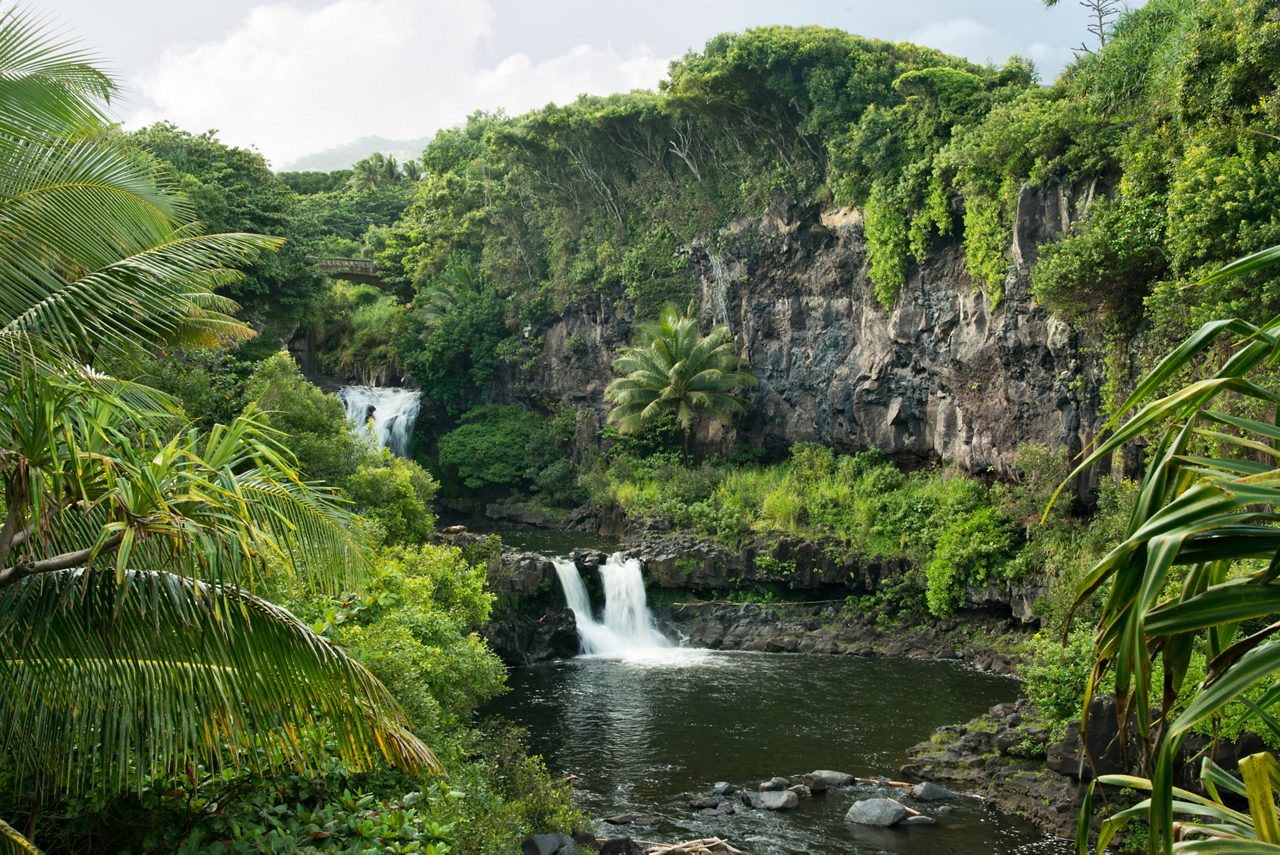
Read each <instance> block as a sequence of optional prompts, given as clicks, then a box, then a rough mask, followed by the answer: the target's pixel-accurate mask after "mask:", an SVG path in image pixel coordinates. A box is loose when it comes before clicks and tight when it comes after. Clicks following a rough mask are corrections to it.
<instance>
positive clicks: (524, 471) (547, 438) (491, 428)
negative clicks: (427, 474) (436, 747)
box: [439, 404, 557, 490]
mask: <svg viewBox="0 0 1280 855" xmlns="http://www.w3.org/2000/svg"><path fill="white" fill-rule="evenodd" d="M458 422H459V424H458V427H456V428H454V429H453V430H452V431H450V432H449V433H447V434H445V435H444V436H443V437H441V438H440V447H439V460H440V469H441V472H442V473H443V474H444V476H445V478H446V479H447V481H446V483H449V484H451V485H461V486H464V487H466V488H467V489H469V490H482V489H486V488H493V487H502V488H517V487H525V486H528V485H529V484H530V483H532V482H533V480H534V479H535V478H536V477H537V476H538V474H539V473H540V472H542V471H543V470H544V469H545V468H546V467H547V466H549V465H550V464H551V463H553V462H554V461H555V460H556V458H557V437H556V436H555V434H554V433H553V430H552V426H551V425H550V424H549V422H548V420H547V418H546V417H545V416H542V415H539V414H538V413H535V412H534V411H532V410H528V409H525V408H524V407H521V406H518V405H515V404H489V405H486V406H483V407H476V408H475V409H473V410H469V411H468V412H467V413H466V414H464V415H463V416H462V418H460V419H459V420H458Z"/></svg>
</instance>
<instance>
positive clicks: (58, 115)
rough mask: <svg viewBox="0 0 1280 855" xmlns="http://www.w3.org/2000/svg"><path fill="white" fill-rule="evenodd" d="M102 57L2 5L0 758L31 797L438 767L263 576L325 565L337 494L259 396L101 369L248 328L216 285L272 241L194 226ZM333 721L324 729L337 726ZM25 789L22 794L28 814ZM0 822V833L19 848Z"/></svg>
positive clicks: (378, 694)
mask: <svg viewBox="0 0 1280 855" xmlns="http://www.w3.org/2000/svg"><path fill="white" fill-rule="evenodd" d="M115 91H116V87H115V83H114V81H112V79H111V78H110V77H109V76H107V75H106V74H104V73H103V72H101V71H100V70H98V69H97V68H96V67H95V66H94V65H93V62H92V59H91V57H89V56H88V55H86V54H85V53H84V52H82V51H80V50H78V49H77V48H76V47H75V46H74V45H68V44H61V43H57V42H56V41H54V40H53V39H52V38H51V37H50V36H49V35H48V34H47V33H45V32H44V31H43V30H42V29H41V27H40V25H39V23H38V21H37V20H35V19H32V18H30V17H28V16H26V15H24V14H22V13H20V12H17V11H14V10H12V9H9V10H7V11H6V12H4V13H3V14H0V162H3V163H4V164H5V169H4V170H2V171H0V257H2V258H3V259H4V264H3V265H2V266H0V487H2V489H3V507H4V518H3V522H2V523H0V765H3V767H4V768H5V770H6V773H7V783H9V784H11V785H13V786H16V787H23V788H26V789H27V791H28V792H30V793H32V801H33V803H36V804H38V802H39V800H40V799H43V798H48V797H51V796H58V795H61V794H68V793H72V794H88V793H104V792H110V791H113V790H119V789H123V788H128V787H141V786H143V785H144V782H145V781H146V780H147V779H148V778H149V777H150V776H154V775H159V774H165V773H173V772H175V771H177V770H179V769H182V768H184V767H185V766H187V765H188V764H190V765H192V766H194V765H196V764H203V765H204V766H206V767H207V768H211V769H218V768H223V767H227V766H244V765H258V766H263V765H270V766H275V765H277V764H285V763H287V764H290V765H292V766H294V767H296V768H302V769H308V768H315V767H316V766H317V765H318V764H319V763H320V762H322V761H323V760H324V759H325V758H327V757H330V756H332V752H336V753H337V754H338V756H339V757H341V759H342V760H343V761H344V762H345V763H347V764H348V765H349V767H350V768H352V769H360V768H368V767H370V766H372V765H373V763H374V762H375V758H378V757H381V758H385V759H386V760H388V761H390V762H392V763H394V764H396V765H398V766H400V767H402V768H406V769H412V770H418V769H421V768H423V767H427V766H431V765H433V764H434V758H433V757H432V756H431V753H430V751H428V750H427V748H426V746H425V745H423V744H422V743H421V742H420V741H419V740H417V738H416V737H414V736H413V735H412V734H411V732H410V731H409V730H408V723H407V721H406V720H405V718H404V716H403V715H402V714H401V713H400V711H399V708H398V706H397V705H396V703H395V701H394V700H393V699H392V698H391V697H390V695H389V693H388V692H387V691H386V689H385V688H383V687H382V685H381V684H380V683H378V681H377V680H376V679H374V678H373V677H372V676H371V675H370V674H369V672H368V671H366V670H365V669H364V668H363V667H361V666H360V665H359V664H357V663H356V662H355V661H353V660H352V659H350V658H349V657H348V656H347V655H346V654H344V653H343V652H342V651H341V650H340V649H339V648H338V647H336V646H334V645H333V644H331V643H329V642H327V641H325V640H324V639H322V638H320V637H318V636H316V635H315V634H314V633H312V632H311V630H309V629H308V628H307V627H306V626H304V625H303V624H301V623H300V622H299V621H298V620H296V619H295V618H294V617H293V616H292V615H290V614H289V613H288V612H287V611H284V610H283V609H280V608H278V607H276V606H274V605H272V604H270V603H269V602H267V601H265V600H263V599H261V598H260V597H259V596H257V595H256V594H255V593H254V588H255V587H257V586H259V585H260V584H262V582H263V581H265V579H266V578H269V574H280V573H285V574H290V575H292V577H293V578H294V579H295V581H296V583H298V584H301V585H310V586H315V587H326V586H327V587H336V585H337V583H338V582H339V581H342V580H344V579H346V578H348V577H349V576H350V575H351V574H352V573H355V572H359V568H361V567H362V566H363V564H364V561H363V554H362V547H363V543H362V542H361V540H360V539H359V536H358V535H356V534H353V529H354V527H353V526H352V522H351V520H350V518H349V515H348V513H347V512H346V511H345V510H344V509H343V507H342V506H341V505H340V504H338V503H337V502H336V501H335V500H334V498H333V496H332V495H331V494H330V493H329V492H328V491H327V490H326V489H324V488H321V487H317V486H315V485H313V484H308V483H305V482H303V481H301V480H300V479H299V477H298V474H297V472H296V468H295V466H294V463H293V460H292V458H291V456H290V454H289V453H288V452H287V451H285V450H284V449H283V448H281V446H280V445H279V443H278V440H277V435H276V434H275V433H274V432H272V431H270V430H269V429H267V428H266V427H265V426H264V425H263V424H262V423H261V421H260V419H259V418H258V417H257V416H256V415H255V414H253V413H249V414H246V415H245V416H243V417H241V418H238V419H236V420H235V421H233V422H232V423H231V424H229V425H227V426H220V427H216V428H214V429H213V430H211V431H210V432H209V433H208V434H207V435H202V434H200V433H199V432H197V431H193V430H187V429H185V427H183V425H182V422H183V420H182V418H181V414H180V413H179V412H178V411H177V409H176V407H175V406H174V403H173V401H172V399H170V398H168V397H167V396H165V395H163V394H161V393H159V392H156V391H155V390H152V389H148V388H146V387H143V386H140V385H138V384H136V383H129V382H125V381H119V380H115V379H113V378H110V377H108V376H106V375H104V374H102V373H100V372H99V371H96V370H94V369H93V368H91V367H89V364H92V361H93V360H94V358H95V356H96V355H99V354H105V353H115V352H121V351H124V350H126V349H127V347H128V346H129V345H130V344H133V343H137V342H139V341H145V342H149V343H155V342H164V341H183V342H188V343H193V342H194V343H202V344H205V345H213V344H218V343H226V342H231V341H239V340H243V339H244V338H246V337H248V336H250V335H252V332H251V330H249V329H248V328H247V327H246V326H245V325H243V324H241V323H240V322H239V321H237V320H235V319H234V318H233V317H231V315H230V314H229V313H230V312H232V311H234V310H235V308H236V307H235V305H234V304H233V303H231V302H230V301H229V300H227V299H226V298H223V297H221V296H219V295H218V294H217V293H215V291H214V288H215V287H218V286H222V285H225V284H227V283H229V282H231V281H234V279H235V276H236V273H235V270H236V269H237V268H239V267H241V266H242V265H244V264H246V263H248V262H250V261H251V260H252V259H253V258H255V257H256V256H257V254H258V253H260V252H261V251H263V250H267V249H271V248H273V247H275V246H276V245H278V242H277V241H274V240H271V239H267V238H263V237H260V236H256V235H249V234H223V235H200V234H199V233H197V232H196V231H195V229H194V228H193V227H192V225H191V219H192V218H191V209H190V207H189V205H188V204H187V203H186V202H185V201H184V200H182V199H181V198H180V197H178V196H176V195H175V194H174V193H172V192H171V191H170V190H169V189H167V188H166V187H164V186H160V185H158V184H157V183H156V181H155V180H154V178H153V175H152V173H151V171H150V170H149V168H148V167H147V165H146V164H144V163H141V162H140V161H139V159H138V158H137V156H136V153H135V152H131V151H129V150H127V149H126V148H125V147H124V145H123V142H122V141H121V140H120V139H118V138H114V137H113V136H112V135H111V134H109V133H107V132H106V119H105V117H104V115H103V113H102V104H103V103H104V101H105V100H106V99H107V98H109V97H110V96H111V95H113V94H114V92H115ZM326 743H327V744H326ZM34 816H35V811H34V810H33V812H32V823H29V824H28V830H30V828H31V827H32V825H33V823H34ZM20 845H21V844H20V843H19V842H18V838H17V835H16V832H14V831H13V830H12V829H11V828H10V827H9V826H6V825H3V824H0V848H3V847H5V846H7V847H9V848H15V847H20Z"/></svg>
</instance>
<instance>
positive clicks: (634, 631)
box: [553, 553, 705, 665]
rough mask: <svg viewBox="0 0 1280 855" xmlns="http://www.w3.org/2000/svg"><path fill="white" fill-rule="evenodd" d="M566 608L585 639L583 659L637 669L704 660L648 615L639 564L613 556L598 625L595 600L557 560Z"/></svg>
mask: <svg viewBox="0 0 1280 855" xmlns="http://www.w3.org/2000/svg"><path fill="white" fill-rule="evenodd" d="M553 563H554V564H555V568H556V575H557V576H558V577H560V586H561V587H562V588H564V599H565V604H566V605H567V606H568V607H569V608H570V610H572V611H573V617H574V620H575V621H576V622H577V624H578V637H579V638H580V639H582V655H583V656H594V657H601V658H608V659H621V660H623V661H625V662H629V663H631V664H634V665H682V664H691V663H693V662H695V661H700V660H701V659H703V658H704V656H705V651H701V650H692V649H688V648H680V647H676V646H675V645H674V644H673V643H672V642H671V640H670V639H668V638H667V637H666V636H664V635H663V634H662V633H661V632H659V631H658V628H657V627H656V626H655V625H654V622H653V615H652V614H651V613H650V612H649V606H648V601H647V599H646V597H645V592H644V577H643V576H642V575H641V573H640V561H639V560H638V559H635V558H623V557H622V554H621V553H614V554H613V555H610V556H609V560H608V561H607V562H606V563H605V565H604V566H603V567H601V568H600V576H601V578H602V579H603V580H604V620H603V621H598V620H596V618H595V614H594V612H593V611H592V609H591V598H590V597H589V596H588V595H587V588H586V586H585V585H583V583H582V577H581V576H579V575H578V568H577V566H576V565H574V563H573V561H571V560H569V559H568V558H556V559H553Z"/></svg>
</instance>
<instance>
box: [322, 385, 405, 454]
mask: <svg viewBox="0 0 1280 855" xmlns="http://www.w3.org/2000/svg"><path fill="white" fill-rule="evenodd" d="M338 398H340V399H341V400H342V403H343V404H345V405H346V408H347V420H348V421H350V422H351V423H352V424H353V425H355V426H356V427H357V428H358V429H362V428H364V426H365V425H366V424H368V423H369V422H373V438H374V440H375V441H376V442H377V443H378V447H379V448H389V449H391V453H392V454H395V455H398V456H400V457H404V456H405V455H406V454H407V453H408V451H409V433H410V432H411V431H412V430H413V423H414V421H416V420H417V418H418V407H419V406H420V405H421V403H422V393H421V392H419V391H418V390H417V389H398V388H395V387H392V386H343V387H342V388H341V389H339V390H338Z"/></svg>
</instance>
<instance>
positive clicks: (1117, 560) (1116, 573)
mask: <svg viewBox="0 0 1280 855" xmlns="http://www.w3.org/2000/svg"><path fill="white" fill-rule="evenodd" d="M1276 263H1280V247H1273V248H1272V249H1269V250H1265V251H1263V252H1260V253H1258V254H1256V255H1254V256H1250V257H1249V258H1245V259H1241V260H1240V261H1238V262H1234V263H1233V264H1230V265H1228V266H1227V267H1226V268H1223V270H1221V271H1219V272H1218V273H1216V274H1214V275H1213V276H1212V277H1210V280H1213V279H1217V278H1220V277H1224V276H1232V275H1238V274H1241V273H1246V272H1249V271H1253V270H1257V269H1260V268H1262V267H1264V266H1268V265H1271V264H1276ZM1224 350H1225V351H1226V358H1225V359H1223V360H1222V361H1221V363H1220V365H1219V367H1218V369H1217V370H1216V371H1215V372H1214V373H1213V374H1212V375H1211V376H1210V377H1208V378H1206V379H1204V380H1200V381H1197V382H1194V383H1192V384H1190V385H1188V386H1185V387H1183V388H1180V389H1177V390H1175V391H1173V392H1170V393H1168V394H1162V395H1158V394H1157V393H1158V392H1159V390H1161V388H1162V387H1164V386H1165V385H1166V384H1167V383H1168V382H1169V381H1170V380H1171V379H1172V378H1173V377H1175V376H1177V375H1178V374H1179V373H1180V372H1182V371H1184V370H1185V369H1186V368H1187V367H1188V366H1189V365H1190V364H1191V363H1192V362H1193V360H1197V359H1203V358H1207V357H1211V356H1213V355H1215V354H1218V353H1222V352H1224ZM1277 362H1280V318H1278V319H1276V320H1273V321H1271V322H1270V323H1267V324H1264V325H1261V326H1259V325H1255V324H1253V323H1250V322H1247V321H1244V320H1240V319H1232V320H1222V321H1214V322H1211V323H1208V324H1205V325H1204V326H1203V327H1201V328H1200V329H1199V330H1198V331H1197V332H1196V333H1194V334H1193V335H1192V336H1191V337H1190V338H1188V339H1187V340H1186V341H1185V342H1183V344H1182V345H1181V346H1179V347H1178V348H1176V349H1175V350H1174V351H1173V352H1171V353H1170V354H1169V355H1167V356H1166V357H1165V358H1164V359H1163V360H1162V361H1161V362H1160V363H1159V364H1158V365H1157V366H1156V368H1155V369H1153V370H1152V372H1151V373H1150V374H1148V375H1147V376H1146V377H1145V378H1144V379H1143V380H1142V381H1141V382H1140V383H1139V384H1138V386H1137V387H1136V389H1135V391H1134V392H1133V394H1132V395H1131V396H1130V398H1129V399H1128V400H1127V401H1126V402H1125V403H1124V405H1123V406H1122V407H1120V408H1119V410H1118V412H1120V413H1125V412H1129V411H1131V410H1133V409H1135V408H1136V410H1137V411H1136V413H1135V414H1134V415H1133V416H1132V417H1131V418H1129V419H1128V420H1127V421H1125V422H1124V423H1123V424H1119V425H1118V426H1117V424H1116V423H1117V422H1118V419H1112V420H1111V422H1109V423H1108V424H1107V425H1106V428H1111V427H1115V431H1114V433H1112V434H1111V435H1110V436H1109V437H1108V438H1107V439H1106V440H1105V441H1104V442H1102V443H1100V444H1099V446H1098V447H1097V448H1096V449H1095V450H1094V452H1093V453H1092V454H1091V455H1090V456H1089V457H1088V458H1087V459H1086V460H1085V461H1084V462H1083V463H1082V464H1081V467H1080V468H1079V469H1077V470H1076V473H1078V472H1080V471H1082V470H1083V468H1084V467H1086V466H1088V465H1090V464H1092V463H1094V462H1096V461H1097V460H1099V459H1100V458H1101V457H1103V456H1104V455H1107V454H1110V453H1111V452H1113V451H1115V450H1116V449H1118V448H1120V447H1121V446H1122V445H1124V444H1125V443H1127V442H1131V441H1132V440H1134V439H1136V438H1138V437H1140V436H1143V435H1150V434H1155V435H1156V436H1158V437H1159V440H1158V442H1157V443H1156V444H1155V447H1154V449H1153V451H1152V452H1151V453H1150V454H1149V456H1148V469H1147V472H1146V475H1145V476H1144V478H1143V480H1142V485H1141V489H1140V492H1139V495H1138V499H1137V502H1136V505H1135V507H1134V510H1133V512H1132V515H1131V517H1130V520H1129V523H1128V528H1127V531H1126V536H1125V539H1124V541H1123V542H1121V543H1120V544H1118V545H1116V546H1115V548H1113V549H1112V550H1111V551H1110V552H1109V553H1108V554H1107V555H1106V556H1105V557H1104V558H1103V559H1102V560H1101V561H1100V562H1099V563H1098V564H1097V565H1096V566H1095V567H1094V568H1093V569H1092V571H1091V573H1090V575H1089V576H1088V577H1087V578H1086V579H1085V581H1084V582H1083V584H1082V587H1081V590H1080V592H1079V596H1078V599H1077V605H1080V604H1083V603H1084V602H1085V601H1086V600H1088V599H1089V598H1091V597H1093V596H1094V595H1095V593H1096V592H1098V591H1100V590H1103V589H1104V588H1105V590H1106V596H1105V599H1104V601H1103V607H1102V613H1101V617H1100V619H1099V622H1098V631H1097V635H1096V636H1095V640H1094V645H1095V657H1096V662H1095V666H1094V672H1093V675H1092V677H1091V680H1090V683H1089V686H1090V689H1089V693H1090V694H1091V693H1092V691H1093V689H1094V687H1096V686H1097V685H1098V684H1099V682H1100V681H1101V679H1102V678H1103V676H1104V675H1105V674H1106V673H1108V672H1110V673H1112V674H1114V678H1115V690H1116V700H1117V708H1118V710H1119V715H1120V718H1121V722H1120V723H1121V726H1122V728H1123V727H1124V726H1125V725H1126V724H1127V722H1128V721H1129V720H1133V721H1134V722H1135V723H1136V727H1137V730H1138V732H1139V733H1140V734H1141V735H1142V737H1143V748H1144V750H1143V752H1142V755H1143V756H1141V757H1139V758H1137V760H1138V761H1139V766H1140V769H1141V770H1142V771H1144V772H1146V773H1148V774H1149V775H1150V778H1140V777H1132V776H1124V775H1117V776H1103V777H1102V778H1100V779H1099V781H1100V782H1101V783H1104V784H1114V785H1116V786H1125V787H1130V788H1133V789H1138V790H1146V791H1149V792H1150V793H1151V797H1150V798H1149V799H1147V800H1145V801H1143V802H1141V803H1140V804H1138V805H1136V806H1134V807H1133V808H1130V809H1128V810H1125V811H1122V812H1120V813H1118V814H1116V815H1115V816H1113V817H1111V818H1110V819H1108V820H1107V821H1106V822H1104V823H1103V826H1102V832H1101V838H1100V839H1099V841H1098V851H1099V852H1101V851H1103V850H1104V849H1105V847H1106V845H1107V843H1108V841H1109V840H1110V839H1111V837H1112V835H1113V834H1114V833H1115V831H1116V830H1117V829H1118V828H1119V827H1120V826H1121V825H1123V824H1124V823H1125V822H1127V821H1128V820H1129V819H1131V818H1133V817H1134V816H1137V815H1140V814H1146V815H1147V817H1148V819H1149V825H1150V829H1151V831H1150V837H1149V840H1150V844H1149V846H1150V851H1151V852H1153V853H1168V852H1174V851H1187V852H1193V851H1194V852H1201V851H1203V852H1209V851H1213V852H1219V851H1220V852H1228V851H1241V852H1244V851H1248V852H1263V851H1266V852H1270V851H1280V815H1277V812H1276V806H1275V799H1274V794H1273V790H1275V789H1277V788H1280V787H1277V785H1280V763H1277V761H1276V759H1275V757H1273V756H1272V755H1270V754H1268V753H1265V752H1263V753H1261V754H1257V755H1254V756H1252V757H1250V758H1247V759H1246V760H1245V761H1242V762H1241V764H1240V769H1241V774H1242V778H1240V779H1236V778H1234V777H1232V776H1230V775H1228V774H1227V773H1226V772H1224V771H1223V770H1222V769H1220V768H1218V767H1217V766H1215V765H1214V764H1213V763H1212V762H1211V761H1208V760H1206V761H1205V763H1204V766H1203V770H1202V775H1201V778H1202V780H1203V781H1204V782H1205V784H1206V793H1205V794H1204V795H1199V794H1196V793H1191V792H1188V791H1185V790H1180V789H1176V788H1174V786H1173V776H1174V771H1175V768H1174V766H1175V759H1176V758H1177V756H1178V751H1179V748H1180V746H1181V745H1182V743H1183V741H1184V739H1185V738H1186V736H1187V735H1188V734H1189V733H1190V732H1191V730H1192V728H1194V727H1196V726H1198V725H1202V724H1209V723H1213V722H1216V721H1218V720H1219V719H1220V718H1221V716H1222V714H1223V711H1224V709H1225V708H1226V707H1227V705H1228V704H1231V703H1233V702H1236V701H1240V702H1241V703H1243V704H1244V706H1245V708H1246V709H1247V710H1248V711H1249V713H1250V715H1251V716H1252V720H1253V722H1254V724H1255V725H1256V726H1266V727H1268V728H1276V727H1277V722H1276V719H1275V717H1274V715H1273V714H1272V712H1271V711H1270V710H1271V708H1272V707H1274V706H1275V704H1276V703H1277V702H1278V701H1280V687H1278V686H1276V684H1275V678H1276V675H1277V674H1280V639H1278V638H1277V633H1278V632H1280V525H1277V523H1280V514H1278V513H1277V508H1280V427H1277V425H1278V424H1280V420H1278V419H1277V415H1280V392H1277V391H1276V390H1275V389H1274V388H1271V387H1270V386H1268V385H1264V384H1263V383H1260V382H1259V377H1258V373H1259V370H1260V369H1262V368H1265V367H1268V366H1274V365H1275V364H1276V363H1277ZM1076 473H1073V475H1074V474H1076ZM1059 489H1061V488H1059ZM1195 649H1200V650H1203V651H1204V655H1205V658H1206V662H1207V668H1206V670H1207V676H1206V677H1205V678H1204V680H1203V681H1202V682H1201V683H1200V684H1199V685H1198V686H1195V687H1194V688H1193V690H1192V691H1191V693H1190V698H1189V699H1186V700H1182V701H1180V700H1179V697H1180V695H1182V694H1183V687H1184V684H1185V683H1186V681H1187V679H1188V676H1189V673H1190V670H1189V669H1190V664H1191V660H1192V654H1193V650H1195ZM1157 675H1159V679H1158V680H1157ZM1246 693H1250V694H1251V696H1250V697H1246ZM1088 706H1089V703H1088V698H1087V697H1086V701H1085V709H1086V710H1087V709H1088ZM1153 707H1154V708H1155V709H1156V714H1155V715H1152V713H1151V710H1152V708H1153ZM1086 720H1087V718H1086ZM1219 790H1222V791H1224V792H1225V791H1232V792H1235V793H1237V794H1239V795H1241V796H1246V797H1247V799H1248V803H1249V812H1248V813H1244V812H1241V811H1238V810H1235V809H1233V808H1231V807H1228V806H1227V805H1225V804H1224V803H1223V798H1222V796H1221V795H1220V793H1219ZM1088 809H1089V806H1088V805H1086V807H1085V813H1086V814H1087V812H1088ZM1175 814H1182V815H1184V817H1185V819H1184V821H1182V822H1181V823H1180V824H1179V825H1178V826H1176V827H1175V825H1174V822H1173V818H1174V815H1175ZM1083 816H1084V815H1082V817H1083ZM1087 830H1088V824H1087V822H1085V821H1083V818H1082V823H1081V833H1080V835H1079V838H1080V839H1079V842H1080V847H1081V851H1085V849H1086V847H1087V840H1086V839H1085V838H1086V835H1087ZM1206 837H1207V838H1209V839H1211V840H1213V843H1206V842H1205V838H1206Z"/></svg>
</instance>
